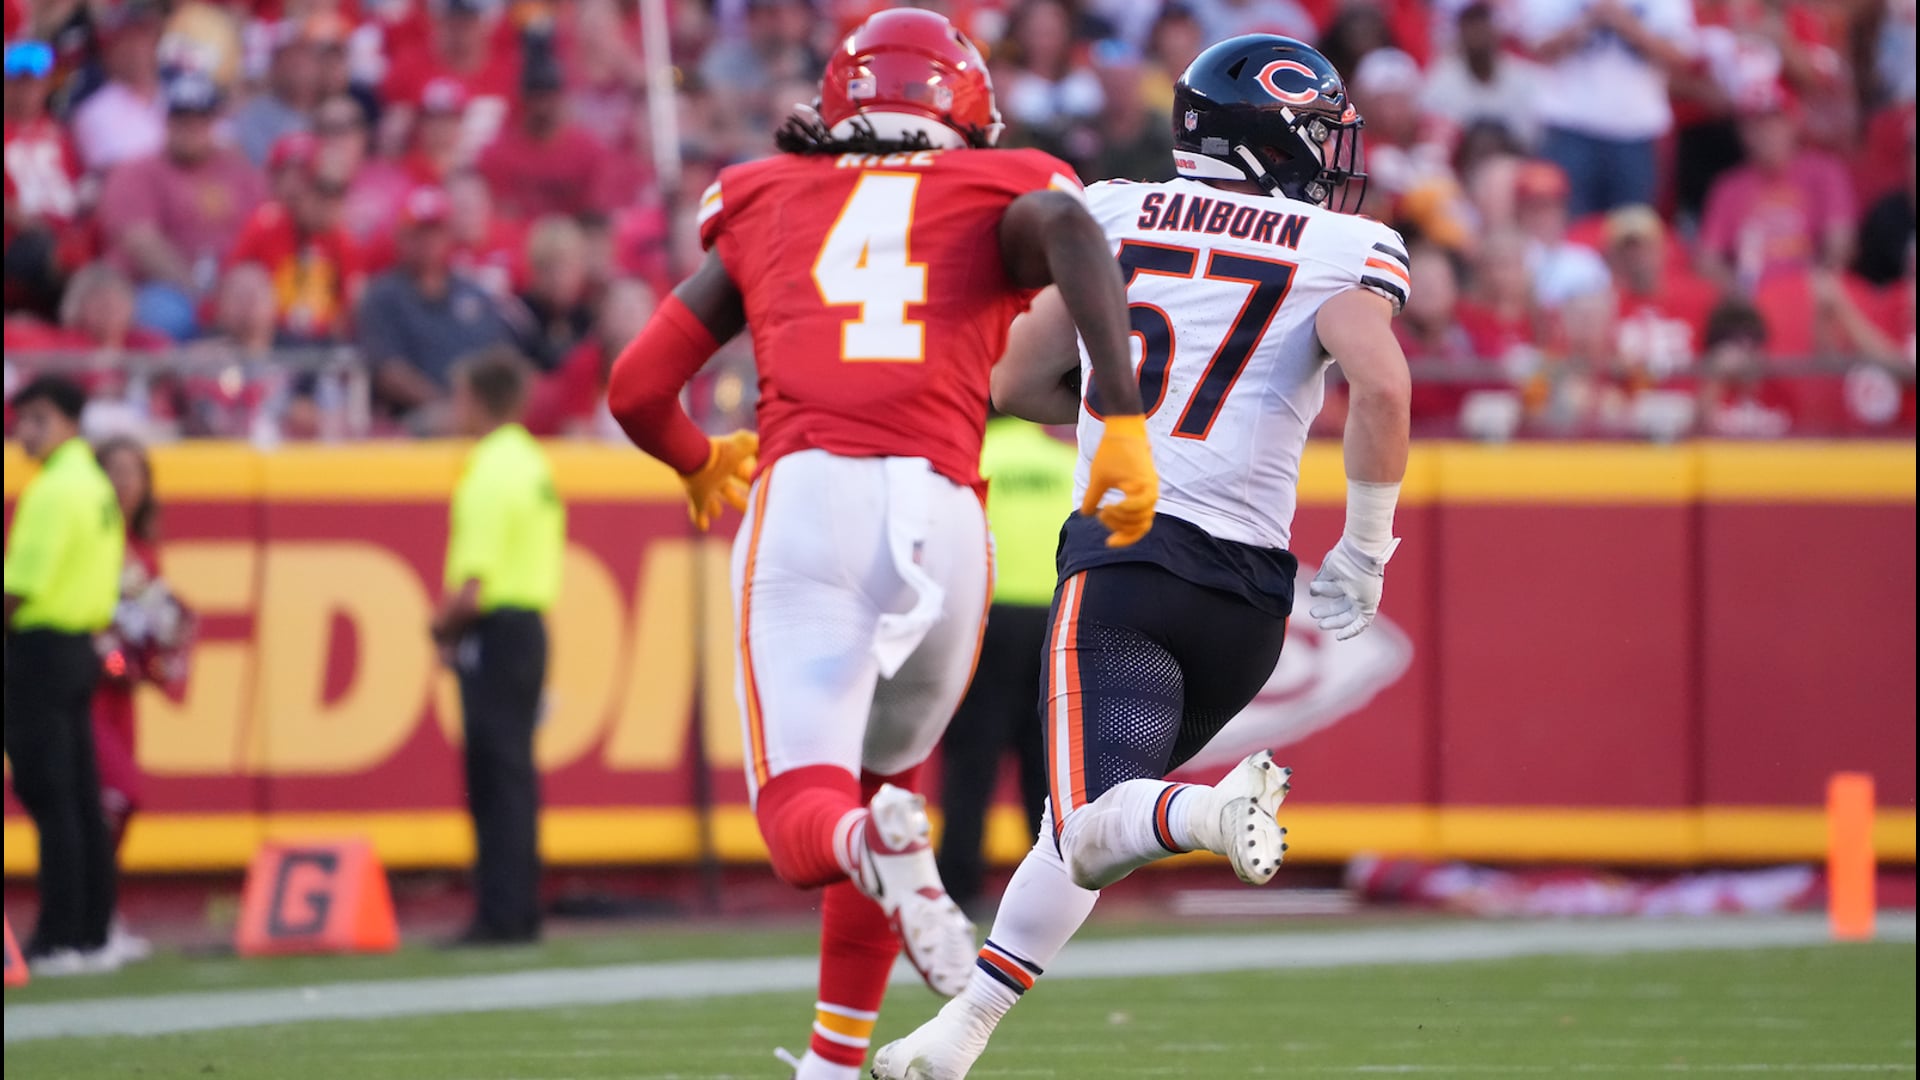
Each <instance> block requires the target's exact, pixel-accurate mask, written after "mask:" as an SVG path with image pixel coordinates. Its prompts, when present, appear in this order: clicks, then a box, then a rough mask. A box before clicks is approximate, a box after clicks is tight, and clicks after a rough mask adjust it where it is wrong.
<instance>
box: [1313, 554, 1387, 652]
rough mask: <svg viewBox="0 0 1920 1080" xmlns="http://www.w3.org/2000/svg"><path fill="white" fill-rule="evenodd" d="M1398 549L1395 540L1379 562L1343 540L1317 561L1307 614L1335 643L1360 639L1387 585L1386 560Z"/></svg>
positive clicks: (1371, 622)
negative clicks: (1317, 567) (1318, 563)
mask: <svg viewBox="0 0 1920 1080" xmlns="http://www.w3.org/2000/svg"><path fill="white" fill-rule="evenodd" d="M1399 546H1400V541H1399V540H1398V539H1395V540H1394V541H1393V543H1391V544H1389V545H1387V551H1386V554H1384V555H1382V556H1380V557H1379V558H1378V559H1376V558H1373V557H1372V556H1370V555H1368V554H1366V553H1365V552H1363V551H1361V550H1360V549H1359V548H1357V547H1354V546H1353V544H1351V543H1350V542H1348V540H1347V538H1346V537H1344V536H1343V537H1341V538H1340V542H1339V543H1337V544H1335V545H1333V550H1332V551H1329V552H1327V557H1326V558H1324V559H1321V560H1320V572H1319V573H1317V574H1315V575H1313V584H1312V585H1310V586H1308V589H1307V591H1308V592H1309V593H1311V594H1312V595H1313V596H1314V597H1315V598H1316V599H1317V600H1318V603H1315V604H1314V605H1313V607H1311V608H1309V609H1308V612H1307V613H1308V614H1310V615H1312V616H1313V621H1314V622H1315V623H1317V624H1318V625H1319V627H1320V629H1321V630H1323V631H1325V632H1326V633H1329V634H1332V635H1333V636H1334V638H1335V639H1336V640H1338V641H1345V640H1347V639H1348V638H1355V637H1359V636H1360V634H1361V633H1362V632H1364V631H1365V630H1366V628H1367V627H1369V626H1371V625H1373V617H1374V616H1375V615H1378V614H1379V613H1380V590H1381V589H1382V588H1383V587H1384V586H1385V585H1386V580H1387V577H1386V575H1387V560H1388V559H1391V558H1393V552H1394V549H1396V548H1398V547H1399Z"/></svg>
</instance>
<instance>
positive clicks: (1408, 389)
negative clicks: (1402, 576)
mask: <svg viewBox="0 0 1920 1080" xmlns="http://www.w3.org/2000/svg"><path fill="white" fill-rule="evenodd" d="M1393 314H1394V309H1393V302H1392V301H1391V300H1388V299H1387V298H1386V297H1384V296H1381V295H1380V294H1378V293H1375V292H1371V291H1369V290H1366V289H1351V290H1348V291H1347V292H1344V293H1341V294H1340V295H1338V296H1335V297H1334V298H1333V299H1331V300H1328V301H1327V302H1326V303H1325V304H1323V305H1322V306H1321V308H1320V311H1319V313H1318V314H1317V315H1316V316H1315V318H1314V329H1315V331H1316V332H1317V333H1318V334H1319V336H1320V343H1321V345H1323V346H1325V347H1326V350H1327V353H1328V355H1330V356H1332V357H1333V360H1334V363H1336V364H1339V365H1340V371H1341V373H1342V374H1343V375H1345V376H1346V379H1347V386H1348V409H1347V431H1346V439H1345V448H1344V450H1345V456H1346V468H1347V524H1346V529H1345V531H1344V532H1343V533H1342V535H1341V537H1340V542H1339V543H1338V544H1336V545H1334V548H1333V550H1332V551H1330V552H1328V553H1327V557H1326V558H1325V559H1323V560H1321V564H1320V573H1319V574H1318V575H1316V576H1315V577H1314V579H1313V585H1312V587H1311V592H1312V594H1313V597H1314V602H1313V606H1312V608H1311V609H1310V610H1309V614H1311V615H1312V616H1313V618H1314V619H1315V621H1316V622H1317V623H1318V624H1319V626H1320V629H1322V630H1325V631H1327V632H1329V633H1332V634H1333V635H1334V636H1335V637H1336V638H1338V639H1340V640H1342V641H1344V640H1346V639H1348V638H1351V637H1356V636H1358V635H1359V634H1360V633H1362V632H1363V631H1365V630H1366V628H1367V627H1368V625H1370V624H1371V623H1372V622H1373V617H1374V615H1375V614H1377V613H1378V612H1379V610H1380V593H1381V587H1382V583H1383V581H1384V579H1385V575H1386V565H1387V560H1388V559H1389V558H1391V557H1392V555H1393V550H1394V548H1395V547H1397V546H1399V543H1400V542H1399V541H1398V540H1396V539H1394V537H1393V511H1394V507H1395V506H1396V505H1397V504H1398V503H1399V501H1400V481H1401V480H1402V478H1404V477H1405V476H1406V472H1407V440H1408V435H1407V429H1408V410H1409V407H1410V403H1411V401H1412V396H1413V386H1412V380H1411V378H1410V376H1409V375H1408V373H1407V358H1406V354H1405V353H1404V352H1402V351H1401V348H1400V342H1399V341H1398V340H1397V339H1395V338H1394V336H1393V326H1392V322H1393Z"/></svg>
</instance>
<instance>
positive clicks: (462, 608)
mask: <svg viewBox="0 0 1920 1080" xmlns="http://www.w3.org/2000/svg"><path fill="white" fill-rule="evenodd" d="M452 385H453V410H454V418H455V423H456V424H457V425H458V427H459V429H460V430H461V431H462V432H463V433H465V434H467V435H470V436H478V437H479V442H478V443H476V444H475V445H474V447H473V451H472V453H471V454H469V455H468V457H467V463H466V468H465V471H464V472H463V473H462V474H461V476H460V483H459V486H458V487H456V488H455V489H454V493H453V508H452V520H451V527H450V532H449V535H448V539H447V569H446V595H445V598H444V599H443V600H442V601H441V605H440V611H439V613H438V615H437V616H436V617H435V619H434V622H433V628H432V630H433V638H434V641H435V642H437V643H438V644H439V645H440V647H441V655H442V657H443V659H445V660H446V662H447V663H448V665H449V666H451V667H452V668H453V669H454V670H455V672H456V673H457V674H458V676H459V680H460V710H461V715H462V728H463V731H464V733H465V740H466V777H467V809H468V811H469V812H470V813H471V814H472V815H473V834H474V846H475V864H474V906H475V911H474V919H473V923H472V924H471V925H470V926H469V927H468V928H467V930H466V932H465V933H463V934H462V935H461V936H460V937H459V938H458V939H456V942H455V943H456V944H472V945H478V944H494V943H512V942H522V941H531V940H534V939H535V938H537V937H538V936H539V934H540V897H539V891H540V850H539V814H540V780H539V775H538V773H537V772H536V771H535V769H534V761H533V730H534V725H535V723H536V722H537V721H538V719H539V713H540V688H541V684H542V683H543V682H544V681H545V679H546V673H547V629H546V623H545V621H544V617H543V616H544V613H545V612H546V610H547V609H548V608H549V607H551V606H553V602H554V600H555V598H556V597H557V596H558V595H559V591H560V561H561V556H562V553H563V552H564V550H565V548H566V542H567V517H566V509H565V508H564V507H563V506H561V504H560V498H559V495H558V494H557V493H556V492H555V491H554V486H553V472H552V470H551V469H549V468H548V466H547V459H546V455H545V454H543V453H542V452H541V450H540V444H539V443H538V442H536V441H534V438H533V436H532V435H529V434H528V433H527V429H526V428H525V427H522V426H521V424H520V413H521V409H522V407H523V405H524V404H525V401H526V391H527V375H526V364H525V361H524V360H522V359H521V357H520V356H519V354H518V353H516V352H514V351H513V350H511V349H492V350H487V351H485V352H482V353H479V354H476V355H475V356H473V357H470V358H467V359H465V360H462V361H460V362H459V363H457V364H456V365H455V368H454V371H453V378H452Z"/></svg>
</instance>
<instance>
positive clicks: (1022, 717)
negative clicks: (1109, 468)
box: [939, 416, 1078, 907]
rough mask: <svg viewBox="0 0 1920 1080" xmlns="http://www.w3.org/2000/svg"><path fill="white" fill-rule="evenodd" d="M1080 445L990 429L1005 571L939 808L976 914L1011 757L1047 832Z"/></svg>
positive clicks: (998, 580)
mask: <svg viewBox="0 0 1920 1080" xmlns="http://www.w3.org/2000/svg"><path fill="white" fill-rule="evenodd" d="M1077 460H1078V455H1077V453H1076V452H1075V450H1074V448H1073V444H1072V443H1067V442H1062V441H1060V440H1059V439H1056V438H1054V437H1053V436H1051V435H1048V434H1047V433H1046V431H1045V429H1043V428H1041V427H1038V426H1036V425H1034V424H1029V423H1027V422H1026V421H1025V420H1018V419H1015V418H1013V417H1011V416H996V417H994V418H993V419H992V420H990V421H988V423H987V437H986V442H985V443H984V445H983V446H982V447H981V452H980V475H982V476H984V477H986V479H987V525H988V527H990V528H991V529H992V530H993V543H994V556H995V559H996V561H997V569H996V571H995V574H994V582H993V607H992V608H991V609H990V610H989V611H988V613H987V629H986V633H985V634H984V635H983V636H982V638H981V641H980V664H979V667H978V668H977V669H975V671H974V676H973V684H972V685H971V686H969V687H968V688H967V696H966V698H965V699H964V700H963V701H961V703H960V709H959V711H958V712H956V713H955V714H954V717H953V723H952V724H951V725H949V726H948V728H947V736H946V741H945V742H944V743H942V751H941V753H942V765H941V784H940V793H941V794H940V802H941V810H942V812H943V813H944V814H945V815H946V832H945V835H944V837H943V838H942V840H941V843H940V860H939V861H940V879H941V880H942V881H944V882H945V883H946V886H947V893H948V895H950V896H952V897H953V899H954V901H955V902H956V903H958V904H960V905H962V906H963V907H964V906H967V905H968V904H970V903H971V902H972V901H974V900H975V899H977V898H978V897H979V895H980V885H981V878H982V876H983V874H984V866H985V864H984V860H983V858H982V855H981V851H980V845H981V840H982V834H983V832H984V828H985V824H986V816H987V804H988V802H989V801H991V799H992V798H993V789H994V785H995V781H996V780H997V779H998V777H999V775H1000V758H1001V755H1002V754H1004V753H1005V752H1006V751H1007V750H1009V749H1011V750H1013V751H1014V753H1015V755H1016V756H1017V757H1018V759H1019V763H1020V796H1021V802H1022V803H1023V804H1024V806H1025V809H1026V812H1027V826H1028V831H1029V832H1035V831H1038V830H1039V828H1040V810H1041V806H1042V804H1043V802H1044V801H1045V799H1046V795H1047V764H1046V747H1045V743H1044V740H1043V738H1042V730H1043V729H1042V727H1041V725H1040V721H1039V719H1038V717H1036V716H1035V715H1034V705H1033V702H1034V695H1035V694H1037V693H1038V692H1039V686H1040V664H1041V657H1042V655H1043V654H1044V653H1045V651H1046V650H1045V645H1046V636H1047V609H1048V605H1050V604H1051V603H1052V602H1053V586H1054V583H1055V574H1054V567H1053V553H1054V548H1055V547H1056V546H1057V539H1058V537H1059V533H1060V522H1061V521H1062V520H1063V519H1065V518H1066V516H1067V514H1068V512H1069V511H1071V510H1072V509H1073V470H1074V465H1075V463H1076V462H1077Z"/></svg>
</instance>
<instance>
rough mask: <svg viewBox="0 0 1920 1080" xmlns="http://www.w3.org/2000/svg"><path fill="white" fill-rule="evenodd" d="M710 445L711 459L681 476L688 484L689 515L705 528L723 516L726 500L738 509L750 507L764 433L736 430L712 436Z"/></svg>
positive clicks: (709, 457) (708, 442) (709, 440)
mask: <svg viewBox="0 0 1920 1080" xmlns="http://www.w3.org/2000/svg"><path fill="white" fill-rule="evenodd" d="M707 446H708V447H709V449H708V451H707V463H706V464H705V465H702V466H700V468H699V469H698V470H696V471H694V472H690V473H682V474H681V476H680V482H681V483H683V484H685V485H686V486H687V516H688V517H691V518H692V519H693V524H694V527H695V528H697V529H699V530H700V531H701V532H706V531H707V528H708V527H709V526H711V525H712V524H713V522H714V520H715V519H716V518H718V517H719V516H720V511H721V507H722V504H725V505H726V506H731V507H733V508H734V509H735V510H745V509H746V508H747V485H748V484H749V483H751V482H752V480H753V470H754V466H755V465H756V464H757V463H758V461H759V455H760V436H758V435H755V434H754V433H753V432H751V431H736V432H734V433H733V434H731V435H715V436H712V437H711V438H709V439H707Z"/></svg>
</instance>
